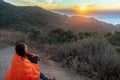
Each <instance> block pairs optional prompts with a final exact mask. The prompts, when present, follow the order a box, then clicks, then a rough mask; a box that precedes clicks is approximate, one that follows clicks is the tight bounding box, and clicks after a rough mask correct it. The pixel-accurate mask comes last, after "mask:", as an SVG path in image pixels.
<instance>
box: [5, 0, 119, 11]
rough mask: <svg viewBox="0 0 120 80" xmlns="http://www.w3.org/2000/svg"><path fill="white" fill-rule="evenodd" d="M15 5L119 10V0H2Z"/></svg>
mask: <svg viewBox="0 0 120 80" xmlns="http://www.w3.org/2000/svg"><path fill="white" fill-rule="evenodd" d="M4 1H6V2H9V3H12V4H14V5H17V6H40V7H42V8H44V9H48V10H51V9H52V10H53V9H55V10H57V9H58V10H59V9H61V10H75V9H78V8H79V9H81V10H82V11H85V10H84V8H87V9H86V11H90V10H91V11H92V10H120V0H4Z"/></svg>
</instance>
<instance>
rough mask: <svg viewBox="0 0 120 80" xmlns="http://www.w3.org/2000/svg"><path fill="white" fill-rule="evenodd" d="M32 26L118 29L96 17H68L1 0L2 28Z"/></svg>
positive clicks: (24, 28)
mask: <svg viewBox="0 0 120 80" xmlns="http://www.w3.org/2000/svg"><path fill="white" fill-rule="evenodd" d="M32 27H39V28H41V29H42V30H43V31H47V30H49V28H53V27H61V28H63V29H65V30H72V31H75V32H80V31H82V32H83V31H88V32H111V31H114V30H116V28H115V27H114V26H113V25H112V24H108V23H105V22H101V21H98V20H96V19H94V18H84V17H80V16H73V17H68V16H66V15H60V14H56V13H53V12H51V11H49V10H45V9H43V8H40V7H37V6H27V7H20V6H14V5H11V4H9V3H6V2H4V1H3V0H0V28H1V29H13V30H25V31H29V30H30V29H31V28H32Z"/></svg>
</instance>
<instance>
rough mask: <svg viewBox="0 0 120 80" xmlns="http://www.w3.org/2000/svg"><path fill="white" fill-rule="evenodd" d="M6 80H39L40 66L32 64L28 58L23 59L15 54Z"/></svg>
mask: <svg viewBox="0 0 120 80" xmlns="http://www.w3.org/2000/svg"><path fill="white" fill-rule="evenodd" d="M5 78H6V80H38V79H39V65H38V64H34V63H31V62H30V61H29V60H28V59H27V58H25V59H22V58H21V57H20V56H18V55H17V54H16V53H14V56H13V60H12V65H11V67H9V69H8V70H7V72H6V75H5Z"/></svg>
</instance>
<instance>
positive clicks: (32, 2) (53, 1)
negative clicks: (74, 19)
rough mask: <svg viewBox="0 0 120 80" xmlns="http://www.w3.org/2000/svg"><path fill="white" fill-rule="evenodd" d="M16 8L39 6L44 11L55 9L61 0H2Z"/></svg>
mask: <svg viewBox="0 0 120 80" xmlns="http://www.w3.org/2000/svg"><path fill="white" fill-rule="evenodd" d="M4 1H6V2H9V3H11V4H13V5H17V6H40V7H42V8H45V9H53V8H57V7H58V4H59V3H61V2H62V0H4Z"/></svg>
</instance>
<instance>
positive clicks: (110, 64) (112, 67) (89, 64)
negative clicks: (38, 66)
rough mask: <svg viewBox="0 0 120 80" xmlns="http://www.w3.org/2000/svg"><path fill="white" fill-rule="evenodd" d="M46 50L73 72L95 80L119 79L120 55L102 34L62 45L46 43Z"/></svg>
mask: <svg viewBox="0 0 120 80" xmlns="http://www.w3.org/2000/svg"><path fill="white" fill-rule="evenodd" d="M45 49H46V52H47V54H48V55H50V56H51V58H52V59H53V60H55V61H57V62H61V63H62V66H64V67H68V68H69V69H70V71H72V72H73V73H79V74H80V75H85V76H88V77H90V78H91V79H93V80H119V79H120V69H119V67H120V62H119V61H120V59H119V58H120V57H118V55H116V54H115V51H114V48H113V47H112V46H111V45H110V44H109V43H108V42H107V40H106V39H105V38H104V37H102V36H97V37H88V38H85V39H83V40H79V41H75V42H71V43H64V44H60V45H53V44H52V45H46V46H45Z"/></svg>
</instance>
